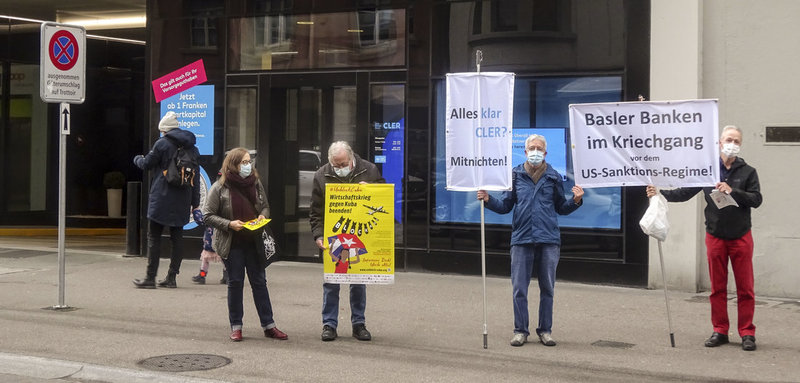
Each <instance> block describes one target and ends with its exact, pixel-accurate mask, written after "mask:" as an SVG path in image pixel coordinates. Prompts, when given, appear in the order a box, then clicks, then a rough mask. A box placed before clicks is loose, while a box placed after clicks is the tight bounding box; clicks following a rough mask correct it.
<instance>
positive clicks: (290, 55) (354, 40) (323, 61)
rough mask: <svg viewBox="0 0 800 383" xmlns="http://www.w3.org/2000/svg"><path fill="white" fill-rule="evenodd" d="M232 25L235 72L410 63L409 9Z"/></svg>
mask: <svg viewBox="0 0 800 383" xmlns="http://www.w3.org/2000/svg"><path fill="white" fill-rule="evenodd" d="M228 28H229V35H230V37H231V38H230V44H229V45H228V67H229V69H230V70H231V71H246V70H292V69H315V68H354V67H400V66H403V65H405V58H406V53H405V52H406V47H405V45H406V37H405V36H406V14H405V10H404V9H384V10H361V11H353V12H335V13H315V14H296V15H289V14H278V15H267V16H258V17H244V18H234V19H231V20H230V22H229V25H228Z"/></svg>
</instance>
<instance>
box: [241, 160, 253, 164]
mask: <svg viewBox="0 0 800 383" xmlns="http://www.w3.org/2000/svg"><path fill="white" fill-rule="evenodd" d="M240 164H242V165H250V164H251V162H250V160H244V161H242V162H240Z"/></svg>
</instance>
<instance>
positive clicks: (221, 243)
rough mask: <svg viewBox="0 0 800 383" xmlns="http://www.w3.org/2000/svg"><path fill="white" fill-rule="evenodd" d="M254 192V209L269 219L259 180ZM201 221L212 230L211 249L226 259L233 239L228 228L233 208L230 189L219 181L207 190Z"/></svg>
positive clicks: (265, 195)
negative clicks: (255, 194)
mask: <svg viewBox="0 0 800 383" xmlns="http://www.w3.org/2000/svg"><path fill="white" fill-rule="evenodd" d="M256 191H257V194H258V204H257V205H256V207H255V208H256V210H257V211H259V212H260V213H259V214H261V215H263V216H264V217H266V218H269V203H268V202H267V193H266V192H265V191H264V185H262V184H261V180H259V181H257V182H256ZM203 220H204V221H205V224H206V225H207V226H211V227H213V228H214V235H213V237H212V239H211V247H213V248H214V251H216V252H217V254H218V255H219V256H220V257H221V258H222V259H228V253H230V251H231V239H232V238H233V235H232V234H233V233H232V231H231V228H230V226H229V225H230V223H231V221H233V220H234V217H233V207H232V206H231V191H230V188H228V187H227V186H225V185H221V184H220V183H219V181H217V182H215V183H214V185H213V186H211V189H209V190H208V195H206V200H205V204H204V205H203ZM242 230H246V229H242Z"/></svg>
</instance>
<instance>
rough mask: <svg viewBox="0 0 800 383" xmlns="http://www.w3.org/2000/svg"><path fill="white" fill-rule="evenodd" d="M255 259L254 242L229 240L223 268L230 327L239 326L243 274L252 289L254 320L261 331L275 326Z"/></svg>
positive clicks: (264, 277) (264, 278)
mask: <svg viewBox="0 0 800 383" xmlns="http://www.w3.org/2000/svg"><path fill="white" fill-rule="evenodd" d="M257 257H258V253H257V251H256V247H255V242H254V241H252V240H239V238H236V237H234V238H233V241H232V243H231V250H230V253H229V254H228V258H227V259H225V268H226V269H227V270H228V319H229V320H230V322H231V327H232V328H233V327H234V326H236V327H238V328H241V326H242V317H243V316H244V307H243V306H244V305H243V290H244V275H245V272H247V279H248V280H250V288H251V290H253V301H254V302H255V304H256V311H257V312H258V318H259V319H260V320H261V328H263V329H265V330H266V329H268V328H272V327H275V321H274V320H273V319H272V302H270V300H269V291H268V290H267V274H266V270H265V269H264V268H263V267H261V266H259V264H258V260H257Z"/></svg>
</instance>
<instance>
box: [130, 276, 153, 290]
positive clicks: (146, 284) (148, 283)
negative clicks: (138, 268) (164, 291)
mask: <svg viewBox="0 0 800 383" xmlns="http://www.w3.org/2000/svg"><path fill="white" fill-rule="evenodd" d="M133 284H134V285H136V287H138V288H140V289H154V288H156V279H155V278H151V277H146V278H142V279H134V280H133Z"/></svg>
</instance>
